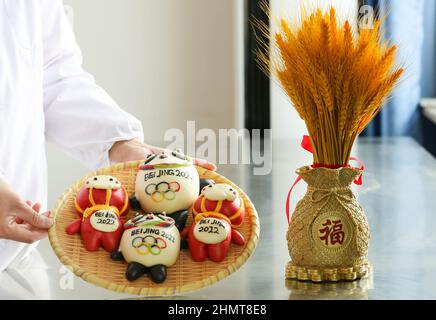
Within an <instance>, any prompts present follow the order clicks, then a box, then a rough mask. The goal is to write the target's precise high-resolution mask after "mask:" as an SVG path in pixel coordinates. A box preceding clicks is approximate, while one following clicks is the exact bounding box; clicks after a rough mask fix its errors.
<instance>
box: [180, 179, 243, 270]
mask: <svg viewBox="0 0 436 320" xmlns="http://www.w3.org/2000/svg"><path fill="white" fill-rule="evenodd" d="M192 213H193V216H194V223H193V225H192V226H190V227H189V228H187V229H185V230H184V232H183V236H184V237H185V238H187V242H188V247H189V251H190V253H191V257H192V259H193V260H194V261H204V260H205V259H206V258H209V259H210V260H212V261H214V262H221V261H223V260H224V259H225V257H226V256H227V254H228V251H229V248H230V244H231V243H232V242H233V243H235V244H237V245H240V246H242V245H244V244H245V239H244V237H243V236H242V234H241V233H239V231H237V230H236V228H238V227H239V226H241V225H242V223H243V221H244V217H245V208H244V202H243V200H242V198H241V197H240V196H239V193H238V192H237V191H236V190H235V189H234V188H233V187H232V186H230V185H227V184H215V185H209V186H206V187H205V188H203V190H202V192H201V195H200V197H199V198H198V199H197V201H196V202H195V203H194V206H193V207H192Z"/></svg>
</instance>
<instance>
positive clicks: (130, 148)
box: [109, 139, 217, 171]
mask: <svg viewBox="0 0 436 320" xmlns="http://www.w3.org/2000/svg"><path fill="white" fill-rule="evenodd" d="M164 151H167V150H166V149H163V148H159V147H154V146H150V145H148V144H144V143H142V142H140V141H138V140H136V139H134V140H129V141H119V142H116V143H115V144H114V145H113V146H112V148H111V150H110V151H109V158H110V160H111V161H114V162H128V161H136V160H143V159H145V156H146V155H147V154H150V153H154V154H159V153H162V152H164ZM194 163H195V165H197V166H200V167H203V168H205V169H207V170H211V171H216V169H217V168H216V165H215V164H213V163H211V162H208V161H206V160H203V159H194Z"/></svg>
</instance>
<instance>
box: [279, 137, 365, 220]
mask: <svg viewBox="0 0 436 320" xmlns="http://www.w3.org/2000/svg"><path fill="white" fill-rule="evenodd" d="M301 147H302V148H303V149H304V150H306V151H308V152H310V153H313V148H312V142H311V141H310V137H309V136H304V137H303V141H302V142H301ZM350 161H357V162H358V163H359V164H360V168H356V169H359V170H360V171H362V172H363V171H365V164H364V163H363V162H362V160H360V159H359V158H357V157H350ZM312 168H328V169H339V168H351V166H350V165H345V166H344V165H336V166H332V165H321V164H317V163H314V164H313V165H312ZM301 180H302V179H301V177H300V176H299V177H298V178H297V179H296V180H295V182H294V184H293V185H292V187H291V189H290V190H289V192H288V197H287V199H286V219H288V224H289V223H290V204H291V194H292V191H293V190H294V188H295V186H296V185H297V184H298V183H299V182H300V181H301ZM354 183H355V184H356V185H358V186H361V185H362V183H363V177H362V174H361V175H360V176H359V178H357V179H356V180H354Z"/></svg>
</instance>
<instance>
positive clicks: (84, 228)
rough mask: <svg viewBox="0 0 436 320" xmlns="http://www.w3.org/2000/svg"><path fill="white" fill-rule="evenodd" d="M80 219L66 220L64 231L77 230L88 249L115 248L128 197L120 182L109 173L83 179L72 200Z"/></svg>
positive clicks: (69, 232) (111, 249) (107, 249)
mask: <svg viewBox="0 0 436 320" xmlns="http://www.w3.org/2000/svg"><path fill="white" fill-rule="evenodd" d="M75 207H76V210H77V212H78V213H79V215H80V216H81V219H78V220H75V221H73V222H72V223H70V224H69V225H68V227H67V229H66V232H67V233H68V234H70V235H73V234H76V233H79V232H80V234H81V236H82V239H83V243H84V245H85V248H86V249H87V250H88V251H97V250H98V249H99V248H100V247H103V248H104V249H105V250H106V251H108V252H112V251H114V250H116V249H117V248H118V245H119V243H120V239H121V236H122V233H123V224H124V219H123V216H125V215H126V214H127V213H128V212H129V197H128V195H127V191H126V189H125V188H124V187H123V186H122V185H121V183H120V181H119V180H118V179H117V178H115V177H112V176H94V177H91V178H90V179H88V180H87V181H86V182H85V185H84V186H83V187H82V189H80V191H79V192H78V194H77V196H76V199H75Z"/></svg>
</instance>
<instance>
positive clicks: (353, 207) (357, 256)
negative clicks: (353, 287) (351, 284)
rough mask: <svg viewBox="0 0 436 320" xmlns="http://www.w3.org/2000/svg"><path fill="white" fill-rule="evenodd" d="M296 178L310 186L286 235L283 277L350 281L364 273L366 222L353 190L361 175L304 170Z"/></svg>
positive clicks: (343, 170) (347, 170)
mask: <svg viewBox="0 0 436 320" xmlns="http://www.w3.org/2000/svg"><path fill="white" fill-rule="evenodd" d="M297 174H298V175H299V176H300V177H301V178H302V179H303V180H304V181H305V182H306V183H307V184H308V188H307V192H306V194H305V196H304V197H303V199H302V200H301V201H300V202H299V203H298V204H297V207H296V209H295V212H294V213H293V215H292V218H291V221H290V225H289V230H288V233H287V240H288V247H289V254H290V256H291V259H292V261H290V262H289V264H288V266H287V268H286V276H287V278H288V279H298V280H308V281H314V282H322V281H340V280H350V281H351V280H356V279H359V278H361V277H363V276H365V275H366V274H368V272H369V264H368V262H367V261H366V255H367V253H368V245H369V239H370V233H369V227H368V221H367V219H366V216H365V213H364V211H363V208H362V206H361V205H360V204H359V203H358V202H357V200H356V197H355V195H354V194H353V191H352V190H351V185H352V183H353V181H354V180H355V179H356V178H357V177H359V175H360V174H361V171H360V170H358V169H354V168H340V169H327V168H316V169H312V168H311V167H303V168H301V169H299V170H297Z"/></svg>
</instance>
